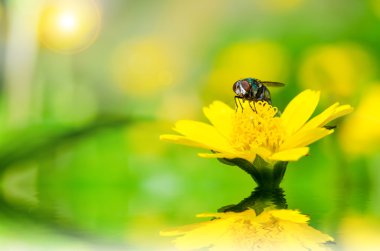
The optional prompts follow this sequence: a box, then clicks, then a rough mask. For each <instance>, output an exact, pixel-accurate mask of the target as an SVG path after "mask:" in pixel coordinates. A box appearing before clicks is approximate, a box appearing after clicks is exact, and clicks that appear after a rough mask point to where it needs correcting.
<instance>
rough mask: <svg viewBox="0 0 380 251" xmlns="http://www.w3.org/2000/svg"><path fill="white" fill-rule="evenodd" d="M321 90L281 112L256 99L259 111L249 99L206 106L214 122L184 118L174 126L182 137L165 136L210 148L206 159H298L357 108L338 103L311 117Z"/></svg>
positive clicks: (302, 95)
mask: <svg viewBox="0 0 380 251" xmlns="http://www.w3.org/2000/svg"><path fill="white" fill-rule="evenodd" d="M319 96H320V92H319V91H312V90H306V91H303V92H302V93H300V94H299V95H298V96H296V97H295V98H294V99H293V100H292V101H291V102H290V103H289V104H288V106H287V107H286V108H285V110H284V112H283V113H282V115H281V116H277V114H278V109H277V108H276V107H272V106H271V105H269V104H268V103H266V102H261V101H259V102H255V103H254V106H255V109H256V111H253V110H252V109H251V108H250V106H249V104H248V102H245V103H243V107H244V109H243V110H241V109H239V110H238V111H235V110H234V109H232V108H231V107H229V106H227V105H226V104H224V103H222V102H220V101H214V102H213V103H212V104H211V105H210V106H209V107H205V108H204V110H203V111H204V113H205V115H206V117H207V118H208V119H209V120H210V122H211V124H212V125H209V124H206V123H202V122H197V121H190V120H180V121H178V122H177V123H176V124H175V127H174V130H175V131H176V132H178V133H180V134H182V135H162V136H161V137H160V138H161V139H162V140H166V141H171V142H175V143H179V144H184V145H189V146H195V147H200V148H204V149H210V150H212V152H213V153H201V154H199V155H200V156H201V157H206V158H221V159H236V158H241V159H245V160H247V161H249V162H251V163H253V161H254V160H255V159H256V156H257V155H258V156H260V157H261V158H262V159H263V160H265V161H266V162H267V163H272V164H273V163H275V162H277V161H296V160H298V159H299V158H301V157H302V156H305V155H306V154H307V153H308V152H309V148H308V147H307V146H308V145H309V144H311V143H313V142H315V141H317V140H319V139H321V138H323V137H325V136H327V135H329V134H331V133H333V131H334V130H329V129H326V128H324V127H323V126H325V125H326V124H327V123H329V122H330V121H332V120H334V119H336V118H338V117H341V116H343V115H346V114H348V113H350V112H351V111H352V107H351V106H350V105H339V103H335V104H333V105H332V106H330V107H329V108H327V109H326V110H325V111H323V112H322V113H320V114H319V115H317V116H315V117H314V118H312V119H310V120H309V118H310V116H311V115H312V114H313V112H314V110H315V108H316V106H317V104H318V101H319Z"/></svg>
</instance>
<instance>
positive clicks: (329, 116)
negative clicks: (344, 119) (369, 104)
mask: <svg viewBox="0 0 380 251" xmlns="http://www.w3.org/2000/svg"><path fill="white" fill-rule="evenodd" d="M352 110H353V108H352V107H351V106H350V105H341V106H339V103H335V104H333V105H332V106H330V107H329V108H327V109H326V110H324V111H323V112H322V113H320V114H318V115H317V116H315V117H314V118H312V119H311V120H310V121H308V122H307V123H306V124H305V126H303V127H302V129H301V130H307V129H311V128H316V127H322V126H324V125H326V124H327V123H329V122H330V121H332V120H334V119H336V118H338V117H341V116H344V115H346V114H348V113H350V112H352Z"/></svg>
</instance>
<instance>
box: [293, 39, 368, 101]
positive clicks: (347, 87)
mask: <svg viewBox="0 0 380 251" xmlns="http://www.w3.org/2000/svg"><path fill="white" fill-rule="evenodd" d="M374 72H375V66H374V62H373V59H372V58H371V56H370V55H369V54H368V53H367V52H366V51H365V50H364V49H363V48H361V47H360V46H358V45H354V44H342V45H325V46H320V47H317V48H314V49H313V50H311V51H310V52H309V53H308V54H307V56H306V57H305V59H304V60H303V62H302V63H301V68H300V71H299V81H300V83H301V85H303V87H304V88H312V89H320V90H323V91H324V92H325V93H327V95H324V96H325V97H331V98H333V99H335V98H336V97H338V98H350V97H353V96H354V95H357V90H358V89H359V88H358V87H361V86H363V84H365V83H366V82H367V81H368V80H370V79H371V78H372V77H373V76H374Z"/></svg>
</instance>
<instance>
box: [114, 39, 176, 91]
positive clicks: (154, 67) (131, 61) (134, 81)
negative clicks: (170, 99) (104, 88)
mask: <svg viewBox="0 0 380 251" xmlns="http://www.w3.org/2000/svg"><path fill="white" fill-rule="evenodd" d="M111 67H112V69H111V71H112V76H113V79H114V81H115V82H116V83H117V84H118V85H119V86H120V87H121V89H123V90H124V91H125V92H126V93H127V94H128V95H131V96H139V97H150V96H152V95H154V94H156V93H157V92H162V91H164V90H165V88H167V87H168V86H170V85H171V84H173V83H174V79H175V80H176V81H178V78H179V76H180V75H179V67H178V60H176V59H175V53H174V52H173V48H171V47H170V45H168V44H167V43H165V42H163V41H161V40H159V39H156V38H147V39H142V40H140V41H136V42H131V43H126V44H123V45H121V46H120V47H119V48H117V49H116V51H115V53H114V56H113V58H112V63H111Z"/></svg>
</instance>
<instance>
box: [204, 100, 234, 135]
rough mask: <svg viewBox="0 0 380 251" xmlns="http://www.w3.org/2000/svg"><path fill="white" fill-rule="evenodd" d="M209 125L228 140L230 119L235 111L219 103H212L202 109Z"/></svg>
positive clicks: (230, 125) (230, 130) (230, 127)
mask: <svg viewBox="0 0 380 251" xmlns="http://www.w3.org/2000/svg"><path fill="white" fill-rule="evenodd" d="M203 113H204V114H205V115H206V117H207V118H208V120H210V122H211V124H213V125H214V126H215V128H216V129H217V130H218V131H219V133H220V134H222V135H223V136H225V137H226V138H229V137H230V135H231V132H232V125H233V123H232V119H233V115H234V113H235V111H234V110H233V109H232V108H231V107H229V106H228V105H226V104H225V103H223V102H220V101H214V102H213V103H212V104H211V105H210V106H208V107H204V108H203Z"/></svg>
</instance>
